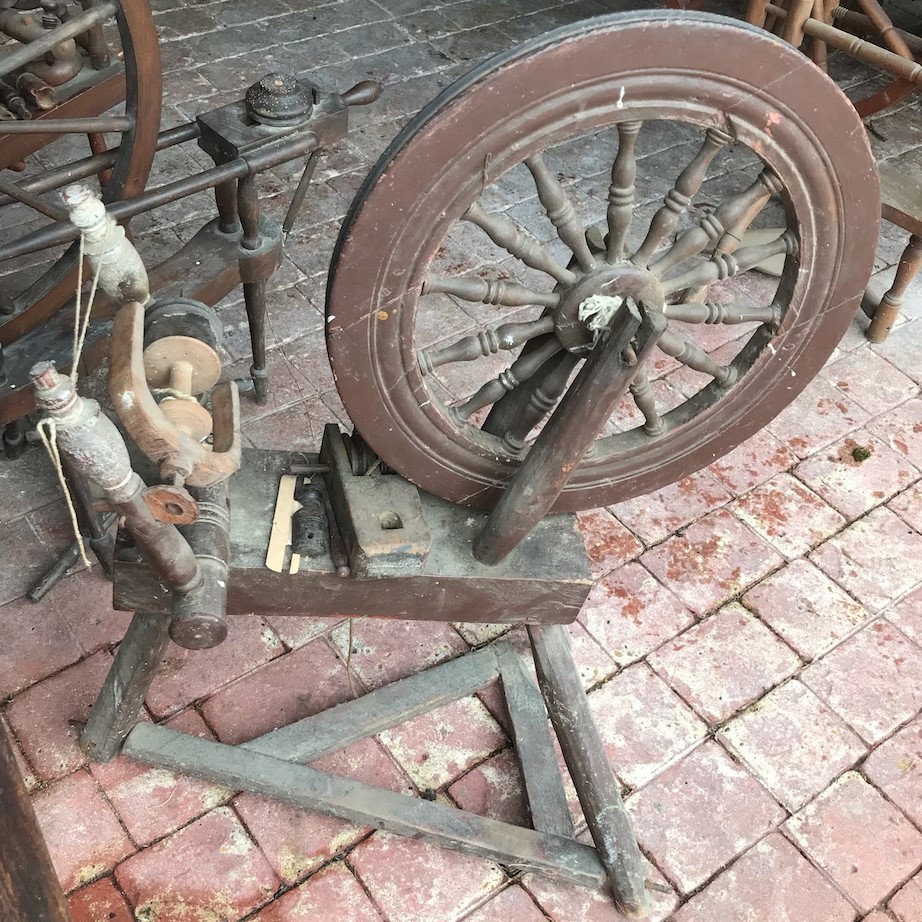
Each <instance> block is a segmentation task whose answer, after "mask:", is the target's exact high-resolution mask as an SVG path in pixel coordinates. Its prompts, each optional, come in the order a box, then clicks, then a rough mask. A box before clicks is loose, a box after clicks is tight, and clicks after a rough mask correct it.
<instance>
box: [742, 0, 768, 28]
mask: <svg viewBox="0 0 922 922" xmlns="http://www.w3.org/2000/svg"><path fill="white" fill-rule="evenodd" d="M765 2H766V0H749V8H748V9H747V10H746V22H750V23H752V24H753V25H754V26H758V27H759V28H760V29H764V28H765V17H766V13H765Z"/></svg>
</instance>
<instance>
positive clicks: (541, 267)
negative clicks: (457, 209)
mask: <svg viewBox="0 0 922 922" xmlns="http://www.w3.org/2000/svg"><path fill="white" fill-rule="evenodd" d="M461 218H462V220H464V221H470V222H471V224H476V225H477V227H479V228H480V229H481V230H482V231H483V232H484V233H485V234H486V235H487V236H488V237H489V238H490V239H491V240H492V241H493V242H494V243H495V244H496V245H497V246H499V247H502V248H503V249H504V250H505V251H506V252H507V253H511V254H512V255H513V256H515V258H516V259H520V260H522V262H523V263H525V265H526V266H531V268H532V269H537V270H538V271H539V272H546V273H547V274H548V275H550V276H552V277H553V278H555V279H557V281H558V282H563V283H564V285H572V284H573V282H575V281H576V275H575V274H574V273H573V272H571V271H570V270H569V269H567V268H566V267H565V266H561V265H560V263H559V262H557V260H556V259H554V258H553V256H551V254H550V253H548V251H547V250H546V249H545V248H544V247H543V246H541V244H540V243H538V241H537V240H535V238H534V237H532V236H531V235H530V234H528V233H526V232H525V231H524V230H523V229H522V228H521V227H519V226H518V225H517V224H516V223H515V222H514V221H511V220H510V219H509V218H507V217H506V216H505V215H501V214H488V213H487V212H485V211H484V210H483V209H482V208H481V207H480V206H479V205H478V204H477V203H476V202H474V204H473V205H471V207H470V208H468V210H467V211H466V212H464V214H463V215H461Z"/></svg>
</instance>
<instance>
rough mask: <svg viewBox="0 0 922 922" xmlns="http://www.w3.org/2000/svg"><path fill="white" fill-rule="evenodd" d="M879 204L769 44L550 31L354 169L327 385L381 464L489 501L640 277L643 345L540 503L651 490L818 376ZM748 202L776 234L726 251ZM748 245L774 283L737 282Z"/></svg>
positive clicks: (865, 158)
mask: <svg viewBox="0 0 922 922" xmlns="http://www.w3.org/2000/svg"><path fill="white" fill-rule="evenodd" d="M715 48H720V49H721V53H720V54H719V55H717V54H714V49H715ZM663 148H668V149H669V150H671V151H672V154H671V155H670V156H669V157H667V158H656V157H653V156H652V154H653V153H654V152H655V151H657V150H662V149H663ZM731 151H732V156H731V154H730V153H729V152H731ZM600 152H601V153H600ZM679 155H681V158H680V157H679ZM680 159H681V162H683V163H684V164H685V166H684V168H681V170H680V172H679V175H678V178H677V179H676V178H675V172H671V173H670V175H668V176H664V175H660V174H661V172H662V171H663V167H662V164H663V163H664V161H666V160H668V161H670V162H671V163H673V164H675V163H676V162H677V161H678V160H680ZM651 164H652V165H654V166H651ZM656 164H659V166H658V167H657V166H655V165H656ZM675 169H676V168H675V167H673V170H675ZM728 169H729V172H727V171H728ZM709 171H710V174H711V176H712V177H713V179H710V180H709V179H708V178H707V177H708V173H709ZM664 194H665V198H663V196H664ZM657 199H658V200H659V204H657V201H656V200H657ZM879 207H880V203H879V189H878V182H877V172H876V168H875V164H874V160H873V158H872V156H871V153H870V151H869V149H868V146H867V143H866V139H865V135H864V131H863V130H862V127H861V124H860V121H859V119H858V116H857V115H856V113H855V111H854V109H853V108H852V107H851V105H850V104H849V102H848V100H847V99H846V98H845V96H844V95H843V94H842V93H841V92H840V91H839V89H838V88H837V87H836V86H835V84H834V83H833V82H832V81H831V80H830V79H829V78H828V77H827V76H826V75H824V74H823V73H822V72H821V71H819V70H818V69H817V68H814V67H813V66H811V65H807V66H805V65H804V59H803V57H802V56H801V55H800V53H799V52H797V51H796V50H795V49H793V48H791V47H790V46H789V45H787V44H785V43H784V42H782V41H780V40H779V39H777V38H776V37H774V36H771V35H769V34H767V33H765V32H764V31H762V30H759V29H755V28H752V27H750V26H747V25H744V24H740V23H734V22H732V21H730V20H727V19H721V18H717V17H712V16H708V15H706V14H695V13H684V14H676V13H668V12H662V13H656V12H650V11H648V10H647V11H643V12H642V13H640V12H638V13H636V14H635V13H627V14H620V15H615V16H609V17H603V18H600V19H597V20H590V21H585V22H581V23H578V24H575V25H572V26H569V27H567V28H564V29H561V30H558V31H556V32H554V33H551V34H549V35H546V36H544V37H542V38H541V39H539V40H537V41H534V42H532V43H530V44H528V45H525V46H523V47H521V48H518V49H516V50H515V51H513V52H511V53H508V54H505V55H501V56H499V57H497V58H494V59H492V60H491V61H489V62H487V63H486V64H484V65H483V66H482V67H480V68H478V69H477V70H475V71H473V72H472V73H471V74H469V75H467V76H466V77H465V78H463V79H462V80H460V81H459V82H458V83H456V84H455V85H453V86H452V87H450V88H449V89H448V90H446V91H445V92H444V93H443V94H442V95H441V96H440V97H439V98H438V99H437V100H436V101H435V102H433V103H432V104H431V105H430V106H428V107H427V108H426V109H425V110H424V111H423V112H421V113H420V115H419V116H417V117H416V118H415V119H414V120H413V121H412V122H410V123H409V124H408V125H407V127H406V128H405V129H404V131H403V132H402V133H401V134H400V135H399V136H398V138H397V139H396V140H395V141H394V143H393V144H392V145H391V146H390V147H389V149H388V150H387V151H386V152H385V154H384V155H383V156H382V158H381V160H380V161H379V162H378V164H377V165H376V167H375V168H374V170H373V171H372V172H371V174H370V175H369V177H368V179H367V180H366V182H365V185H364V186H363V188H362V189H361V190H360V192H359V194H358V195H357V197H356V199H355V201H354V203H353V205H352V208H351V210H350V212H349V214H348V216H347V218H346V220H345V223H344V225H343V228H342V232H341V234H340V237H339V240H338V243H337V246H336V250H335V253H334V258H333V265H332V268H331V272H330V277H329V283H328V289H327V344H328V350H329V354H330V359H331V362H332V364H333V369H334V374H335V377H336V381H337V386H338V388H339V391H340V395H341V396H342V399H343V402H344V403H345V406H346V408H347V410H348V412H349V414H350V416H351V417H352V420H353V422H354V423H355V426H356V428H357V430H358V431H359V432H360V433H361V434H362V436H363V437H364V438H365V439H366V440H367V441H368V442H369V444H370V445H371V446H372V447H373V448H374V450H375V451H377V452H378V454H379V455H380V456H381V457H382V458H383V459H384V461H386V462H387V464H389V465H390V466H391V467H393V468H394V469H396V470H397V471H398V472H400V473H401V474H403V475H404V476H405V477H407V478H409V479H410V480H411V481H413V482H415V483H417V484H418V485H419V486H421V487H423V488H424V489H426V490H429V491H431V492H433V493H436V494H438V495H440V496H443V497H446V498H448V499H450V500H453V501H456V502H461V503H467V504H470V505H474V506H490V505H492V504H493V503H494V502H495V500H496V498H497V496H498V491H500V490H501V489H502V486H503V482H504V481H505V480H506V479H507V478H508V477H509V476H510V475H511V474H512V473H513V472H514V471H515V468H516V466H517V465H518V463H519V462H520V459H521V458H522V457H523V455H524V453H525V452H527V451H528V443H529V439H531V438H532V437H533V436H534V433H535V431H536V429H537V427H540V425H541V421H542V419H543V418H545V415H546V413H547V412H552V411H553V407H554V405H555V402H556V400H557V399H558V398H559V396H560V394H561V393H562V392H563V391H564V390H565V388H566V386H567V382H568V379H569V378H570V377H571V376H572V373H573V371H574V369H575V368H576V367H577V366H578V364H579V363H580V362H581V361H582V358H583V356H584V355H585V354H586V350H587V349H591V347H592V343H593V332H592V328H593V325H594V324H595V325H598V324H599V323H600V322H604V320H605V315H606V311H608V310H610V309H611V308H612V305H613V304H616V303H617V299H618V298H619V297H646V295H635V294H634V293H636V292H649V291H654V290H655V291H658V292H660V293H662V294H663V295H664V296H665V303H666V305H667V306H666V315H667V318H668V319H669V329H668V332H667V334H666V335H664V337H663V338H662V339H661V340H660V352H659V353H658V355H657V356H656V358H655V359H654V360H653V361H652V363H649V364H648V366H647V367H646V368H645V369H643V370H641V371H640V372H639V373H638V374H637V376H636V377H635V379H634V382H633V385H632V387H631V394H630V398H629V399H626V400H625V401H624V402H623V403H622V406H621V407H620V409H619V411H618V412H617V413H616V414H615V416H614V417H613V418H612V419H611V420H610V421H609V424H608V426H607V428H606V429H605V431H604V432H603V433H602V434H601V436H600V437H599V438H598V439H597V440H596V442H595V444H594V446H593V448H592V450H591V451H590V452H589V453H588V454H587V455H586V457H585V459H584V460H583V462H582V463H581V464H580V465H579V466H578V467H577V469H576V470H575V471H574V472H573V475H572V477H571V479H570V482H569V484H568V486H567V488H566V489H565V491H564V492H563V494H562V495H561V497H560V499H559V500H558V503H557V505H556V507H555V508H556V509H557V510H558V511H565V510H575V509H583V508H589V507H593V506H600V505H604V504H608V503H614V502H618V501H620V500H624V499H627V498H629V497H632V496H636V495H638V494H642V493H645V492H649V491H651V490H654V489H657V488H659V487H661V486H663V485H665V484H668V483H671V482H674V481H676V480H679V479H680V478H682V477H684V476H685V475H687V474H688V473H690V472H692V471H694V470H697V469H699V468H701V467H703V466H704V465H706V464H708V463H709V462H711V461H712V460H714V459H715V458H716V457H718V456H720V455H722V454H724V453H725V452H727V451H729V450H730V449H732V448H733V447H734V446H736V445H738V444H739V443H740V442H742V441H743V440H744V439H746V438H748V437H750V436H751V435H753V434H754V433H755V432H757V431H758V430H759V429H760V428H761V427H762V426H764V425H765V424H766V423H767V422H768V421H769V420H771V419H772V418H773V417H774V416H775V415H776V414H777V413H778V412H780V410H782V409H783V408H784V407H785V406H787V405H788V404H789V403H790V402H791V401H792V400H793V399H794V397H795V396H796V395H797V394H798V393H799V392H800V391H801V390H802V389H803V388H804V387H805V386H806V384H807V383H808V382H809V381H810V380H811V378H812V377H813V376H814V375H815V374H816V372H818V371H819V369H820V368H821V367H822V365H823V363H824V362H825V361H826V359H827V358H828V356H829V354H830V353H831V352H832V350H833V348H834V347H835V345H836V343H837V342H838V340H839V339H840V337H841V336H842V334H843V333H844V331H845V329H846V328H847V326H848V324H849V322H850V320H851V317H852V316H853V314H854V312H855V310H856V308H857V306H858V303H859V300H860V298H861V294H862V292H863V290H864V287H865V284H866V282H867V279H868V276H869V275H870V271H871V267H872V262H873V256H874V246H875V240H876V227H877V223H878V220H879V217H878V216H879ZM772 209H773V213H772ZM765 218H770V220H767V221H766V222H765V223H767V224H769V225H773V224H774V225H777V224H778V223H779V222H780V223H781V224H786V229H785V230H784V232H783V233H781V234H780V235H778V234H777V232H776V236H775V237H774V239H770V240H768V241H767V242H766V243H764V244H761V245H758V246H746V247H741V248H738V247H739V238H740V237H741V236H742V233H743V231H744V230H745V229H746V228H747V227H749V226H750V225H752V226H753V227H757V226H758V225H759V222H760V220H762V219H765ZM772 255H781V256H783V257H784V267H783V272H782V275H781V277H780V279H779V280H778V282H777V288H776V289H775V290H774V291H773V292H769V293H768V294H767V295H759V296H758V297H756V298H753V297H751V296H750V294H748V293H747V292H752V291H753V290H754V289H753V287H752V286H747V285H746V280H745V279H740V278H739V276H741V275H743V273H745V272H746V270H747V269H749V268H751V267H753V266H754V265H755V264H757V263H758V262H760V261H762V260H764V259H766V258H767V257H770V256H772ZM734 276H735V277H736V278H734ZM719 280H720V286H717V287H716V288H715V289H714V290H713V291H712V298H713V294H714V292H717V293H718V300H719V302H720V303H716V302H715V301H714V300H711V301H705V299H704V297H703V295H702V293H703V292H704V291H707V288H708V286H709V285H711V284H712V283H714V282H715V281H719ZM657 297H659V295H657ZM516 356H517V357H516Z"/></svg>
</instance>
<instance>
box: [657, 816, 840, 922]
mask: <svg viewBox="0 0 922 922" xmlns="http://www.w3.org/2000/svg"><path fill="white" fill-rule="evenodd" d="M744 906H745V907H748V906H751V907H753V908H754V909H755V911H756V912H757V913H758V915H757V916H754V917H753V918H757V919H758V920H759V922H807V920H810V922H852V920H853V919H854V918H855V910H854V908H853V907H852V905H851V903H849V902H848V900H846V899H845V897H843V896H842V894H841V893H839V892H838V891H837V890H836V889H835V887H833V886H832V885H831V884H830V883H829V882H828V881H827V880H826V879H825V878H824V877H823V875H822V874H821V873H820V872H819V871H818V870H817V869H816V868H815V867H813V865H811V864H810V862H809V861H807V859H806V858H804V856H803V855H801V854H800V852H798V851H797V849H796V848H794V846H793V845H791V843H790V842H788V841H787V840H786V839H785V838H784V837H783V836H781V835H778V833H772V834H771V835H770V836H767V837H766V838H765V839H763V840H762V841H761V842H759V843H758V844H757V845H754V846H753V847H752V848H751V849H750V850H749V851H748V852H746V854H745V855H743V857H742V858H740V859H739V860H738V861H737V862H736V863H735V864H733V865H731V866H730V868H729V870H727V871H724V872H723V874H721V875H720V876H719V877H718V878H717V879H716V880H714V881H713V882H712V883H710V884H708V886H707V887H705V889H704V890H703V891H702V892H701V893H699V894H698V895H696V896H694V897H692V899H691V900H690V901H689V902H688V903H686V904H685V905H684V906H683V907H682V908H681V909H680V910H679V911H678V912H677V913H676V915H675V922H723V920H728V922H729V920H730V919H734V918H739V916H738V915H737V913H738V912H739V910H740V909H741V908H742V907H744Z"/></svg>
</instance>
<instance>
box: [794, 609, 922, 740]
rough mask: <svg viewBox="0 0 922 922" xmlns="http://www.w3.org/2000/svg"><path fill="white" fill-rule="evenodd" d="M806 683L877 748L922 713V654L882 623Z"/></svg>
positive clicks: (807, 675)
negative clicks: (877, 744)
mask: <svg viewBox="0 0 922 922" xmlns="http://www.w3.org/2000/svg"><path fill="white" fill-rule="evenodd" d="M803 681H804V684H805V685H807V686H808V687H809V688H811V689H813V691H815V692H816V693H817V694H818V695H819V696H820V697H821V698H822V699H823V700H824V701H826V702H827V704H829V706H830V707H831V708H832V709H833V710H834V711H835V712H836V713H837V714H838V715H839V716H840V717H842V719H843V720H845V721H846V722H847V723H848V724H849V725H850V726H851V727H853V728H854V729H855V730H856V731H857V732H858V734H859V735H860V736H861V737H862V738H863V739H864V740H865V741H867V742H869V743H877V742H879V741H880V740H881V739H883V737H885V736H886V735H887V734H888V733H890V732H892V731H893V730H894V729H896V727H898V726H899V725H900V724H901V723H904V722H905V721H906V720H908V719H909V718H910V717H912V716H913V715H914V714H916V713H918V711H919V709H920V708H922V650H920V649H919V648H918V647H917V646H916V645H915V644H913V643H912V642H910V641H909V640H907V639H906V637H905V636H904V635H903V634H901V633H900V632H899V631H898V630H897V629H896V628H895V627H893V625H892V624H890V623H889V622H888V621H886V620H884V619H880V620H878V621H874V622H872V623H871V624H869V625H867V626H865V627H864V628H862V629H861V630H860V631H859V632H858V633H857V634H856V635H855V636H854V637H852V638H850V639H849V640H847V641H846V642H845V643H843V644H842V645H841V646H840V647H838V648H837V649H836V650H833V652H832V653H830V654H829V655H828V656H826V657H825V658H824V659H822V660H820V661H819V662H817V663H814V664H813V665H812V666H810V667H809V668H808V669H806V670H805V671H804V674H803Z"/></svg>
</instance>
